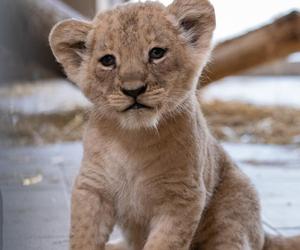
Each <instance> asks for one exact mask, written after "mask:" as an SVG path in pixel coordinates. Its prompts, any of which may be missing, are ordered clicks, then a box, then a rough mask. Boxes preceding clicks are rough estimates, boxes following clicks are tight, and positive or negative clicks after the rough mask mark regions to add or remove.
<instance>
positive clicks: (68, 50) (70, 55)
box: [49, 19, 92, 82]
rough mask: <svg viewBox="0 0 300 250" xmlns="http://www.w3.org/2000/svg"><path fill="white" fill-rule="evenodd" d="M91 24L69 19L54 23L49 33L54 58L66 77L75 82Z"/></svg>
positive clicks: (84, 52) (85, 49)
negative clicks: (60, 65) (62, 68)
mask: <svg viewBox="0 0 300 250" xmlns="http://www.w3.org/2000/svg"><path fill="white" fill-rule="evenodd" d="M91 28H92V25H91V24H90V23H88V22H83V21H78V20H74V19H69V20H65V21H61V22H59V23H58V24H56V25H55V26H54V27H53V28H52V30H51V32H50V35H49V43H50V47H51V49H52V52H53V54H54V56H55V58H56V60H57V61H58V62H59V63H61V64H62V66H63V67H64V70H65V72H66V74H67V75H68V77H69V78H70V79H71V80H73V81H75V82H76V76H77V74H78V69H79V67H80V65H81V62H82V60H83V57H84V55H85V54H86V52H87V48H86V40H87V36H88V33H89V31H90V30H91Z"/></svg>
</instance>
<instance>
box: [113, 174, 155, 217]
mask: <svg viewBox="0 0 300 250" xmlns="http://www.w3.org/2000/svg"><path fill="white" fill-rule="evenodd" d="M152 191H153V190H151V185H147V181H146V180H145V179H144V178H143V176H136V175H134V176H132V175H130V174H129V173H123V174H122V176H121V175H120V176H119V180H118V181H117V182H116V183H115V185H114V197H115V209H116V213H117V216H118V217H119V219H120V220H123V221H124V220H125V221H126V220H129V221H136V222H137V223H138V222H139V221H142V220H145V219H146V218H147V217H149V216H150V215H151V214H152V207H151V205H153V204H154V203H155V195H153V192H152Z"/></svg>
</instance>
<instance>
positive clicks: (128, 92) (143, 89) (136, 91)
mask: <svg viewBox="0 0 300 250" xmlns="http://www.w3.org/2000/svg"><path fill="white" fill-rule="evenodd" d="M146 89H147V85H143V86H141V87H139V88H137V89H124V88H121V90H122V92H123V93H124V95H127V96H130V97H133V98H137V97H138V96H139V95H141V94H143V93H145V92H146Z"/></svg>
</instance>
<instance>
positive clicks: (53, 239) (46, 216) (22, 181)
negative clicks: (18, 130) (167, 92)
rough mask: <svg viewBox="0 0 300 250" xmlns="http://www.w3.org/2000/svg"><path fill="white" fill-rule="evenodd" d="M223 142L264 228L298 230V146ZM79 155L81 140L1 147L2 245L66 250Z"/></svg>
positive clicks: (14, 249) (285, 231) (8, 248)
mask: <svg viewBox="0 0 300 250" xmlns="http://www.w3.org/2000/svg"><path fill="white" fill-rule="evenodd" d="M225 147H226V149H227V151H228V152H229V153H230V154H231V155H232V156H233V158H235V160H236V161H238V163H239V165H240V166H241V167H242V169H243V170H244V171H245V172H246V173H247V174H248V175H249V176H250V177H251V179H252V180H253V182H254V183H255V185H256V186H257V189H258V191H259V193H260V195H261V198H262V205H263V217H264V221H265V229H266V230H267V231H269V232H271V233H280V234H284V235H293V234H296V233H300V196H299V192H300V149H299V148H298V149H297V148H292V147H276V146H264V145H243V144H225ZM81 155H82V148H81V144H80V143H69V144H58V145H49V146H42V147H41V146H40V147H14V148H6V149H0V190H1V192H2V196H3V218H4V221H3V239H4V248H3V250H48V249H49V250H50V249H51V250H53V249H57V250H66V249H67V245H68V240H67V238H68V237H67V235H68V225H69V207H70V206H69V200H70V190H71V185H72V180H73V178H74V176H75V175H76V172H77V171H78V167H79V165H80V160H81ZM117 237H118V233H116V234H115V235H114V236H113V238H114V239H115V238H117Z"/></svg>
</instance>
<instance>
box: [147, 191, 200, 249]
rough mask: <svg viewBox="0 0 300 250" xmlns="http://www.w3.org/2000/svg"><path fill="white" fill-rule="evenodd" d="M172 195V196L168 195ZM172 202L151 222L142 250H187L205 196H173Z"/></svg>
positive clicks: (198, 219)
mask: <svg viewBox="0 0 300 250" xmlns="http://www.w3.org/2000/svg"><path fill="white" fill-rule="evenodd" d="M183 190H184V189H183ZM170 195H172V194H170ZM174 195H175V196H174V197H172V199H174V201H173V202H171V203H169V202H168V200H169V199H168V198H167V199H166V201H165V202H166V205H164V206H163V207H162V209H161V211H162V212H161V213H160V212H159V213H158V214H157V215H156V216H155V217H154V218H153V219H152V221H151V231H150V234H149V237H148V239H147V242H146V244H145V246H144V249H143V250H170V249H172V250H188V249H190V246H191V242H192V239H193V236H194V234H195V231H196V229H197V227H198V224H199V221H200V217H201V215H202V211H203V208H204V203H205V195H204V192H203V193H201V194H200V193H199V194H197V195H189V194H187V193H184V194H183V193H181V194H180V193H178V196H177V194H174Z"/></svg>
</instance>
